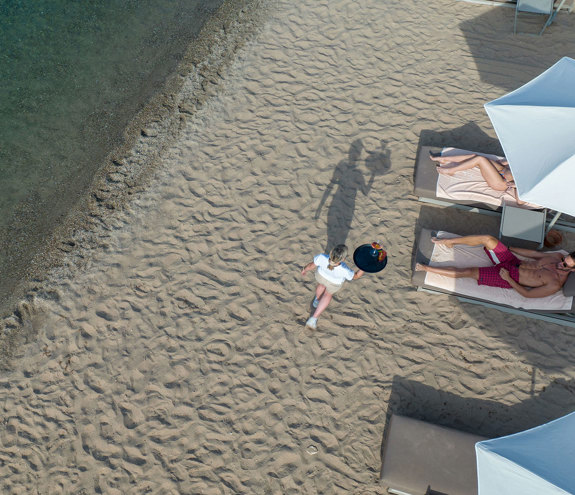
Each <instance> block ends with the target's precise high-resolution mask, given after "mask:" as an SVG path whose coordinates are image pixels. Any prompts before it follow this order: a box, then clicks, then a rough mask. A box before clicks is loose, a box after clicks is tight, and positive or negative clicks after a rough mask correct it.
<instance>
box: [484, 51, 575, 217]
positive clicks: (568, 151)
mask: <svg viewBox="0 0 575 495" xmlns="http://www.w3.org/2000/svg"><path fill="white" fill-rule="evenodd" d="M485 110H486V111H487V114H488V115H489V118H490V119H491V122H492V123H493V127H494V129H495V132H496V133H497V136H498V137H499V140H500V142H501V146H502V147H503V150H504V152H505V156H506V158H507V160H508V162H509V166H510V167H511V172H512V173H513V177H514V179H515V183H516V185H517V192H518V194H519V198H520V199H521V200H523V201H527V202H529V203H535V204H538V205H541V206H545V207H547V208H550V209H552V210H556V211H559V212H561V213H567V214H569V215H575V198H573V191H574V187H575V60H573V59H571V58H568V57H564V58H562V59H561V60H560V61H559V62H557V63H556V64H555V65H553V66H552V67H551V68H549V69H547V70H546V71H545V72H543V74H541V75H540V76H538V77H536V78H535V79H533V80H532V81H530V82H528V83H527V84H525V85H524V86H521V87H520V88H519V89H516V90H515V91H513V92H511V93H509V94H507V95H505V96H502V97H501V98H498V99H497V100H494V101H491V102H489V103H486V104H485Z"/></svg>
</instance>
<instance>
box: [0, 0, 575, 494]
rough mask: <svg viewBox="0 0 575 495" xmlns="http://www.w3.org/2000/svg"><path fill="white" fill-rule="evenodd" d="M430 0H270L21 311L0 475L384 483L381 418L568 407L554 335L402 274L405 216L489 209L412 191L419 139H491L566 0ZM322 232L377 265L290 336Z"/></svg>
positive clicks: (304, 309) (475, 217) (205, 483)
mask: <svg viewBox="0 0 575 495" xmlns="http://www.w3.org/2000/svg"><path fill="white" fill-rule="evenodd" d="M438 2H439V3H433V4H430V3H426V2H421V1H420V0H408V1H407V2H406V1H405V0H402V1H401V2H400V1H399V0H390V1H389V2H387V1H386V2H380V1H378V0H365V1H363V0H362V1H361V2H356V1H352V0H302V1H301V2H297V3H294V2H290V1H287V0H279V1H278V2H277V7H278V8H277V9H275V10H274V12H272V13H271V14H270V17H269V19H268V20H267V21H266V23H265V24H264V26H263V28H262V30H261V32H260V33H259V34H258V36H257V38H256V39H255V40H254V41H253V43H248V44H246V45H245V48H244V49H242V50H239V51H238V53H237V56H236V57H234V59H233V61H232V63H231V64H230V65H229V66H228V68H227V69H226V72H225V78H224V80H223V81H222V83H221V86H220V88H219V90H218V92H217V94H216V95H215V96H214V97H213V98H210V99H209V100H207V101H206V103H205V104H204V105H203V107H202V108H201V109H199V110H198V111H197V112H196V113H195V114H194V117H193V118H190V119H189V121H188V122H186V123H185V125H183V127H182V130H181V132H180V134H179V135H178V137H177V139H175V140H174V141H173V142H172V143H171V144H170V145H169V146H168V147H167V149H166V150H165V152H164V153H163V154H162V157H161V166H159V167H157V168H156V169H155V172H154V180H153V182H151V185H150V187H146V188H143V189H142V190H137V192H136V193H134V194H133V195H132V196H134V199H133V200H131V201H129V202H127V203H126V207H125V208H118V210H117V213H116V214H114V215H110V216H108V217H106V222H105V223H102V225H101V227H102V231H103V235H102V237H101V238H100V239H98V243H97V246H96V248H94V250H93V252H91V254H92V255H93V256H90V257H86V259H85V263H86V265H85V267H84V268H83V269H78V270H76V269H72V270H68V269H67V268H66V267H64V268H63V269H62V272H65V271H66V270H68V271H70V272H72V273H73V275H74V276H72V277H68V276H65V277H64V276H62V277H59V276H58V273H57V272H55V276H54V278H53V279H52V280H53V281H54V283H53V284H52V285H51V286H50V287H48V286H46V287H47V289H51V290H53V292H52V293H41V294H40V293H38V294H37V297H35V298H34V299H33V300H32V301H30V303H29V304H28V303H27V305H25V306H24V307H22V309H21V315H22V318H21V320H22V325H21V330H20V333H19V335H20V337H19V338H20V339H21V341H22V342H23V341H25V340H26V339H27V340H28V343H27V344H26V345H21V346H19V347H18V348H17V353H16V354H15V355H14V359H13V360H12V365H13V366H12V367H11V368H10V369H9V370H5V371H4V372H3V374H2V377H1V378H0V389H1V390H2V393H1V394H0V414H2V416H3V418H4V420H3V422H0V439H1V440H2V442H3V446H4V452H0V455H2V461H3V462H2V464H1V465H0V489H1V490H2V491H3V492H6V493H20V492H21V493H30V492H32V493H34V492H38V493H39V494H44V493H59V492H62V493H98V492H101V493H106V494H112V495H120V494H128V495H131V494H134V495H136V494H140V493H158V494H160V493H161V494H162V495H164V494H166V495H179V494H181V493H185V494H187V493H201V494H202V495H212V494H213V495H221V494H222V493H226V494H227V493H255V494H260V493H274V494H275V493H282V494H286V495H300V494H306V495H307V494H310V495H317V494H339V493H342V494H343V493H345V494H348V493H361V494H362V495H363V494H365V495H384V494H385V493H386V490H385V487H384V486H382V485H381V484H380V483H378V481H377V479H378V474H379V468H380V461H381V446H382V438H383V434H384V431H385V425H386V422H387V419H388V418H389V416H390V415H391V414H392V413H395V414H403V415H406V416H410V417H413V418H416V419H423V420H426V421H430V422H434V423H437V424H440V425H444V426H450V427H455V428H458V429H461V430H464V431H469V432H474V433H477V434H480V435H482V436H486V437H488V436H491V437H494V436H501V435H505V434H509V433H513V432H517V431H519V430H523V429H526V428H528V427H530V426H535V425H537V424H541V423H544V422H546V421H549V420H551V419H554V418H556V417H559V416H561V415H563V414H565V413H566V412H569V411H570V409H569V408H570V407H572V406H571V405H572V404H573V401H574V400H575V366H574V363H575V345H574V343H575V338H574V336H573V332H572V330H571V329H568V328H564V327H560V326H558V325H554V324H551V323H546V322H540V321H536V320H531V319H527V318H524V317H521V316H517V315H510V314H506V313H503V312H501V311H498V310H496V309H490V308H483V307H478V306H475V305H471V304H466V303H462V302H460V301H458V300H457V299H456V298H454V297H450V296H442V295H433V294H427V293H422V292H417V291H416V290H415V288H414V287H413V286H412V285H411V281H410V275H411V262H412V259H413V255H414V251H415V249H416V247H415V246H414V243H415V238H416V235H417V232H418V231H419V230H420V229H422V228H430V229H439V228H441V229H443V230H447V231H450V232H454V233H457V234H462V235H463V234H473V233H479V232H482V233H483V232H484V233H488V232H492V231H494V230H495V231H496V230H497V224H498V221H497V218H495V217H492V216H488V215H479V214H476V213H471V212H464V211H458V210H455V209H449V208H438V207H434V206H429V205H425V204H422V203H420V202H418V201H417V198H416V197H415V196H414V195H413V167H414V162H415V158H416V157H415V155H416V151H417V149H418V146H420V145H422V144H425V145H430V146H431V145H433V146H435V145H438V146H439V145H442V146H449V145H458V146H462V147H465V148H469V149H477V148H480V149H481V150H483V149H484V148H489V147H490V146H491V147H493V146H495V145H497V140H496V139H495V135H494V131H493V129H492V128H491V126H490V124H489V119H488V117H487V115H486V114H485V113H484V112H483V109H482V105H483V102H484V101H486V100H489V99H493V98H495V97H497V96H499V95H501V94H502V93H504V92H507V91H508V90H509V89H512V88H513V87H517V86H518V85H520V84H522V83H524V82H525V79H528V78H529V77H533V76H535V75H536V74H537V73H538V71H540V70H541V69H542V68H545V67H546V66H548V65H550V64H551V63H552V62H553V61H554V57H555V53H556V46H557V44H558V43H562V44H567V43H571V42H572V40H573V38H574V37H575V34H574V33H575V31H573V30H572V25H573V23H575V17H573V16H557V22H555V23H554V24H553V25H552V26H551V28H552V29H553V31H552V32H551V33H552V36H543V37H541V38H540V39H537V40H534V39H533V38H531V37H529V38H528V37H524V38H520V37H514V36H513V35H512V34H511V33H510V32H509V27H510V26H512V22H513V16H512V12H509V11H507V9H497V12H495V10H496V9H490V8H488V7H477V9H470V8H468V6H467V5H465V6H464V4H463V2H455V3H454V2H448V1H447V0H438ZM503 10H505V11H506V12H504V13H503V14H502V12H501V11H503ZM454 23H457V26H455V27H454ZM546 34H547V33H546ZM497 57H498V58H497ZM522 57H525V58H526V59H527V60H528V61H529V64H530V65H528V66H527V67H524V66H523V65H522V64H520V63H519V62H518V61H520V60H521V59H522ZM508 60H513V62H512V63H511V62H508ZM438 67H441V70H438V69H437V68H438ZM142 139H144V138H143V137H142ZM144 142H145V139H144ZM336 239H337V240H338V241H339V242H342V243H343V242H344V243H345V244H346V245H347V246H348V247H349V248H350V252H353V248H354V247H355V246H358V245H361V244H364V243H366V242H371V241H374V240H380V241H381V242H383V245H384V247H385V249H386V251H387V253H388V259H389V262H388V264H387V266H386V268H385V270H384V271H382V272H380V273H379V274H373V275H367V274H366V275H365V276H363V277H361V279H359V280H356V281H354V282H350V283H349V284H348V285H346V286H345V287H344V288H343V289H342V291H340V292H338V293H337V294H336V295H335V296H334V300H333V302H332V303H330V306H329V307H328V309H327V311H326V312H325V313H324V314H322V316H321V318H320V320H319V322H318V328H317V330H315V331H310V330H309V329H306V328H305V322H306V320H307V318H308V317H309V316H310V311H312V309H311V305H312V301H313V297H314V288H315V283H314V281H313V277H310V276H309V275H311V274H308V276H307V277H306V278H304V277H302V276H301V269H302V267H303V266H305V265H306V264H307V263H308V262H309V261H310V259H311V258H312V257H313V255H315V254H317V253H319V252H321V251H323V249H324V247H325V245H326V244H329V243H330V242H331V241H332V240H336ZM572 240H573V239H570V241H572ZM70 259H72V260H73V255H71V258H70ZM350 266H352V263H351V260H350Z"/></svg>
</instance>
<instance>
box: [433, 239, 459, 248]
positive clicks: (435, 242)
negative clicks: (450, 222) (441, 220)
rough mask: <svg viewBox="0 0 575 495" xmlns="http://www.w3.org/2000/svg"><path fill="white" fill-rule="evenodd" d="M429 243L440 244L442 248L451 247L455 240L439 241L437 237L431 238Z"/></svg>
mask: <svg viewBox="0 0 575 495" xmlns="http://www.w3.org/2000/svg"><path fill="white" fill-rule="evenodd" d="M431 242H433V243H434V244H440V245H442V246H447V247H449V248H450V247H453V243H454V242H455V239H439V238H438V237H432V238H431Z"/></svg>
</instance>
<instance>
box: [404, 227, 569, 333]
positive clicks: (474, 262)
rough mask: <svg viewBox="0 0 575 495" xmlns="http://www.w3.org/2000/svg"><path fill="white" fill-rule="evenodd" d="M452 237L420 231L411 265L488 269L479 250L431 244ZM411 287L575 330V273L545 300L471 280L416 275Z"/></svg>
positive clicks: (446, 234)
mask: <svg viewBox="0 0 575 495" xmlns="http://www.w3.org/2000/svg"><path fill="white" fill-rule="evenodd" d="M435 235H437V236H438V237H454V236H455V235H454V234H448V233H444V232H439V233H438V232H434V231H431V230H428V229H423V230H422V231H421V233H420V234H419V238H418V241H417V253H416V257H415V258H416V259H415V261H414V263H417V262H419V263H425V264H428V263H430V262H431V264H436V265H438V266H441V265H442V264H443V265H444V266H449V265H451V266H490V265H491V262H490V261H489V259H488V258H487V256H486V255H485V252H484V251H483V249H482V248H481V247H469V246H461V245H458V246H456V247H455V248H454V249H449V248H446V247H445V246H439V245H436V244H434V243H433V242H432V241H431V238H432V237H433V236H435ZM413 268H414V271H413V276H412V283H413V284H414V285H415V286H417V287H418V290H426V291H428V292H435V293H444V294H451V295H454V296H457V297H458V299H459V300H461V301H465V302H471V303H475V304H483V305H485V306H488V307H493V308H497V309H499V310H501V311H507V312H509V313H514V314H521V315H524V316H528V317H531V318H537V319H540V320H545V321H551V322H553V323H557V324H560V325H566V326H571V327H575V304H574V298H573V294H574V293H575V273H573V274H571V275H570V276H569V278H568V280H567V282H566V284H565V285H564V287H563V290H562V291H559V292H557V293H556V294H553V295H552V296H548V297H545V298H537V299H527V298H524V297H522V296H520V295H519V294H518V293H517V292H516V291H513V290H511V289H498V288H493V287H485V286H479V285H477V283H476V281H475V280H472V279H464V278H460V279H451V278H448V277H444V276H441V275H437V274H432V273H427V272H423V271H415V266H414V267H413Z"/></svg>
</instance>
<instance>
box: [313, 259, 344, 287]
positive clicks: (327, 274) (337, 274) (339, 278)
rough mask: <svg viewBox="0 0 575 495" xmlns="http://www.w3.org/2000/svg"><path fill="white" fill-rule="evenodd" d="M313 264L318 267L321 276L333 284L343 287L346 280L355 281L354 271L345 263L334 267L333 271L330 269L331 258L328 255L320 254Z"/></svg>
mask: <svg viewBox="0 0 575 495" xmlns="http://www.w3.org/2000/svg"><path fill="white" fill-rule="evenodd" d="M313 263H314V265H316V266H317V271H318V272H319V274H320V275H321V276H322V277H323V278H325V279H326V280H328V281H329V282H331V283H332V284H336V285H341V284H343V283H344V282H345V281H346V280H352V279H353V276H354V271H353V270H352V269H351V268H350V267H349V266H347V265H346V264H345V263H340V264H339V265H338V266H334V267H333V270H330V269H328V266H329V256H328V255H327V254H318V255H317V256H316V257H315V258H314V259H313Z"/></svg>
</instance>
